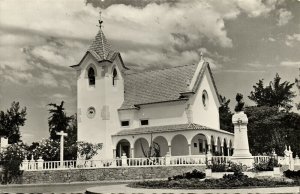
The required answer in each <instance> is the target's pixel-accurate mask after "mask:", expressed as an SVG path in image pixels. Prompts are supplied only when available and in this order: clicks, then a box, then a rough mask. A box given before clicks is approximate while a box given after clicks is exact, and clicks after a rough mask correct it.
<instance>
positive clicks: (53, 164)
mask: <svg viewBox="0 0 300 194" xmlns="http://www.w3.org/2000/svg"><path fill="white" fill-rule="evenodd" d="M290 156H291V155H290ZM273 157H275V156H273ZM231 158H232V156H211V155H209V154H208V155H187V156H169V155H167V156H165V157H153V158H127V157H126V156H125V155H124V156H122V157H121V158H116V159H110V160H66V161H63V162H60V161H44V160H43V159H42V158H41V157H40V158H39V159H38V160H36V161H35V160H33V158H32V159H31V160H30V161H29V160H23V162H22V164H21V166H20V169H21V170H25V171H37V170H56V169H76V168H85V169H89V168H117V167H147V166H188V165H207V164H226V165H228V164H229V163H230V161H231ZM270 158H271V157H270V156H254V161H253V162H254V163H255V164H258V163H266V162H268V161H269V160H270ZM276 158H277V159H278V162H279V163H280V164H282V165H289V169H293V168H294V166H295V165H299V166H300V159H299V157H296V158H295V159H292V160H291V159H290V157H280V156H278V157H277V156H276Z"/></svg>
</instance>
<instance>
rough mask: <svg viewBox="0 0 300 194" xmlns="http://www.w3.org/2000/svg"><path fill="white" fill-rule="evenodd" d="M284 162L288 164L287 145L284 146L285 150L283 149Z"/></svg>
mask: <svg viewBox="0 0 300 194" xmlns="http://www.w3.org/2000/svg"><path fill="white" fill-rule="evenodd" d="M284 164H285V165H290V157H289V151H288V150H287V146H285V150H284Z"/></svg>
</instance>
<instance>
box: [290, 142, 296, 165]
mask: <svg viewBox="0 0 300 194" xmlns="http://www.w3.org/2000/svg"><path fill="white" fill-rule="evenodd" d="M289 158H290V170H294V167H295V166H294V165H295V163H294V158H293V152H292V150H291V146H289Z"/></svg>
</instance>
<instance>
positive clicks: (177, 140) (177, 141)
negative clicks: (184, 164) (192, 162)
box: [171, 135, 189, 156]
mask: <svg viewBox="0 0 300 194" xmlns="http://www.w3.org/2000/svg"><path fill="white" fill-rule="evenodd" d="M171 146H172V149H171V155H172V156H185V155H189V147H188V142H187V140H186V138H185V137H184V136H183V135H176V136H175V137H173V139H172V141H171Z"/></svg>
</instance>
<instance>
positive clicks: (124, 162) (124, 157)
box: [121, 153, 128, 166]
mask: <svg viewBox="0 0 300 194" xmlns="http://www.w3.org/2000/svg"><path fill="white" fill-rule="evenodd" d="M121 159H122V166H128V164H127V156H126V154H125V153H123V155H122V156H121Z"/></svg>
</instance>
